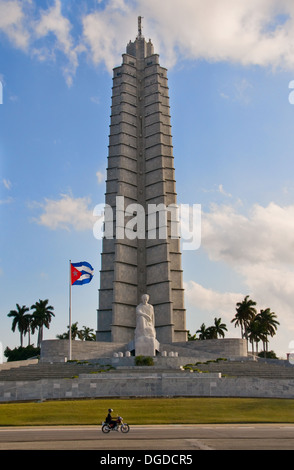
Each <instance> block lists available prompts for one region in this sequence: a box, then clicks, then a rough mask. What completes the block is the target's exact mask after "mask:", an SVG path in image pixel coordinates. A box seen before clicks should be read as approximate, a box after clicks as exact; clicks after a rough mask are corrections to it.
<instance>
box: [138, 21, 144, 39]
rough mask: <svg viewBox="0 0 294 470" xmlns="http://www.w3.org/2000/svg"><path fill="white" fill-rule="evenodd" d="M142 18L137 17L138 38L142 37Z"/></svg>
mask: <svg viewBox="0 0 294 470" xmlns="http://www.w3.org/2000/svg"><path fill="white" fill-rule="evenodd" d="M142 18H143V16H138V38H141V37H142Z"/></svg>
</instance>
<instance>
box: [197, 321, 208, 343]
mask: <svg viewBox="0 0 294 470" xmlns="http://www.w3.org/2000/svg"><path fill="white" fill-rule="evenodd" d="M197 333H199V339H201V340H202V339H208V338H209V329H208V328H206V326H205V324H204V323H202V325H201V326H200V328H199V330H197V331H196V334H197Z"/></svg>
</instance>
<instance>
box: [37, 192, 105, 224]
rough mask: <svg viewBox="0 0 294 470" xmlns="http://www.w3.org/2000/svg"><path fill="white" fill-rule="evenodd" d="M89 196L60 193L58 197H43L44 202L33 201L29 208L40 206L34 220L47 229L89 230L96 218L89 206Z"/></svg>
mask: <svg viewBox="0 0 294 470" xmlns="http://www.w3.org/2000/svg"><path fill="white" fill-rule="evenodd" d="M90 204H91V201H90V199H89V198H86V197H83V198H76V199H75V198H73V197H72V196H69V195H67V194H62V195H61V197H60V199H58V200H54V199H45V202H44V203H33V204H31V208H34V209H35V208H41V209H42V213H41V215H40V216H39V217H38V218H34V221H35V222H37V223H38V224H40V225H43V226H45V227H47V228H49V229H52V230H57V229H63V230H71V229H74V230H78V231H82V230H90V229H92V228H93V225H94V222H95V220H96V219H94V217H93V210H92V209H90V208H89V206H90Z"/></svg>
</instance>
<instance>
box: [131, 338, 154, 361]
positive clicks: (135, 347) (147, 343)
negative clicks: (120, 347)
mask: <svg viewBox="0 0 294 470" xmlns="http://www.w3.org/2000/svg"><path fill="white" fill-rule="evenodd" d="M127 350H128V351H133V352H134V353H135V356H151V357H155V356H156V352H159V351H160V344H159V342H158V341H157V339H156V338H148V337H146V336H140V337H139V338H137V339H134V340H133V341H130V342H129V343H128V345H127Z"/></svg>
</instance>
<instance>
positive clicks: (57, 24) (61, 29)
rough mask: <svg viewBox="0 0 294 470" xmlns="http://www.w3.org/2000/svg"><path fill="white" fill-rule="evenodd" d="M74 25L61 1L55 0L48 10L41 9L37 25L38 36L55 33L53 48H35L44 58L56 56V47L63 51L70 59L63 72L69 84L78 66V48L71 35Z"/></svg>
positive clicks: (41, 57) (36, 33)
mask: <svg viewBox="0 0 294 470" xmlns="http://www.w3.org/2000/svg"><path fill="white" fill-rule="evenodd" d="M71 29H72V25H71V23H70V21H69V19H68V18H66V17H65V16H63V14H62V12H61V1H60V0H55V3H54V4H53V5H52V6H51V8H49V9H48V10H42V11H41V17H40V20H39V21H38V23H36V25H35V31H34V33H35V35H36V37H37V38H44V37H46V36H48V35H50V34H53V35H54V36H55V38H56V40H55V43H54V46H53V49H51V50H50V51H48V46H47V47H46V48H45V49H44V48H43V49H41V51H38V50H35V53H36V54H38V55H39V58H40V59H42V60H44V58H45V57H46V56H47V55H48V54H49V55H50V56H51V57H52V56H55V49H56V50H59V51H61V52H62V53H63V54H64V55H65V57H67V59H68V61H67V63H66V65H64V66H63V72H64V75H65V77H66V81H67V84H68V85H71V84H72V76H73V75H74V73H75V71H76V68H77V66H78V52H77V51H78V48H76V47H75V46H74V41H73V38H72V35H71Z"/></svg>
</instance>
